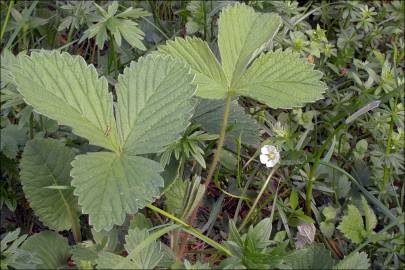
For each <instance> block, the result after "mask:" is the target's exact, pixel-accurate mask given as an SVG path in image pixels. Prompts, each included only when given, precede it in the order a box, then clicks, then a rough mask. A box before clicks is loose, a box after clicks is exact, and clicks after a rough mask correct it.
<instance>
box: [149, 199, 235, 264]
mask: <svg viewBox="0 0 405 270" xmlns="http://www.w3.org/2000/svg"><path fill="white" fill-rule="evenodd" d="M146 207H148V208H149V209H151V210H152V211H155V212H157V213H159V214H161V215H163V216H165V217H168V218H170V219H171V220H173V221H174V222H176V223H178V224H180V225H182V226H183V228H184V230H185V231H187V232H189V233H191V234H193V235H195V236H196V237H198V238H200V239H201V240H203V241H204V242H206V243H207V244H209V245H211V246H212V247H214V248H216V249H218V250H220V251H222V252H224V253H225V254H227V255H228V256H232V253H231V252H230V251H229V250H228V249H227V248H225V247H224V246H223V245H221V244H219V243H218V242H216V241H214V240H212V239H211V238H209V237H207V236H205V235H204V234H202V233H201V232H200V231H198V230H197V229H195V228H194V227H192V226H191V225H189V224H187V223H186V222H184V221H183V220H181V219H179V218H177V217H175V216H174V215H172V214H170V213H168V212H166V211H164V210H162V209H160V208H158V207H156V206H154V205H152V204H149V205H147V206H146Z"/></svg>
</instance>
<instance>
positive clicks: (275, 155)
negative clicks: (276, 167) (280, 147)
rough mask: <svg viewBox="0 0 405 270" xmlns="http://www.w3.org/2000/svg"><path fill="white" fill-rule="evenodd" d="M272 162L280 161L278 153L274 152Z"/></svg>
mask: <svg viewBox="0 0 405 270" xmlns="http://www.w3.org/2000/svg"><path fill="white" fill-rule="evenodd" d="M273 161H274V162H275V163H278V162H279V161H280V153H279V152H277V151H276V152H275V153H274V159H273Z"/></svg>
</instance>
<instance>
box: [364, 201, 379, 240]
mask: <svg viewBox="0 0 405 270" xmlns="http://www.w3.org/2000/svg"><path fill="white" fill-rule="evenodd" d="M361 205H362V207H363V211H364V216H365V218H366V230H367V231H369V232H370V231H373V230H374V228H375V227H376V226H377V218H376V216H375V214H374V211H373V210H372V209H371V207H370V206H369V205H368V203H367V201H366V199H365V198H364V197H363V196H362V197H361Z"/></svg>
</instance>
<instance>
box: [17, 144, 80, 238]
mask: <svg viewBox="0 0 405 270" xmlns="http://www.w3.org/2000/svg"><path fill="white" fill-rule="evenodd" d="M73 158H74V153H73V151H72V150H70V149H69V148H67V147H66V146H64V145H63V143H61V142H59V141H57V140H53V139H35V140H32V141H29V142H28V143H27V145H26V146H25V149H24V153H23V156H22V159H21V173H20V175H21V184H22V187H23V190H24V194H25V197H26V198H27V200H28V201H29V202H30V205H31V208H32V209H33V210H34V212H35V214H36V215H38V217H39V218H40V219H41V221H42V222H43V223H44V224H45V225H46V226H48V227H49V228H51V229H53V230H58V231H63V230H68V229H70V228H71V227H72V224H74V223H76V222H78V215H77V213H76V205H77V200H76V198H75V197H74V196H73V189H64V190H61V189H49V188H45V187H48V186H70V181H71V178H70V175H69V172H70V169H71V165H70V162H71V161H72V160H73Z"/></svg>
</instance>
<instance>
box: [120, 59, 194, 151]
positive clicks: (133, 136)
mask: <svg viewBox="0 0 405 270" xmlns="http://www.w3.org/2000/svg"><path fill="white" fill-rule="evenodd" d="M188 71H189V70H188V68H185V67H184V65H183V64H180V63H178V62H177V61H173V60H172V59H170V58H168V57H161V56H159V57H158V56H156V55H151V56H148V57H145V58H141V59H140V60H139V61H138V63H135V62H132V63H131V65H130V67H129V68H126V69H125V70H124V74H123V75H120V76H119V78H118V84H117V86H116V89H117V99H118V105H117V114H118V118H117V122H118V127H119V134H120V138H121V144H122V148H123V151H124V152H125V153H130V154H137V155H138V154H146V153H156V152H158V151H161V150H162V149H163V148H164V147H165V146H166V145H168V144H170V143H172V142H173V141H175V140H176V139H177V137H178V135H179V133H180V132H182V131H184V130H185V129H186V127H187V125H188V120H189V118H190V117H191V115H192V110H193V104H192V102H191V97H192V96H193V94H194V92H195V87H194V86H192V85H191V81H192V80H193V75H191V74H188Z"/></svg>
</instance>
